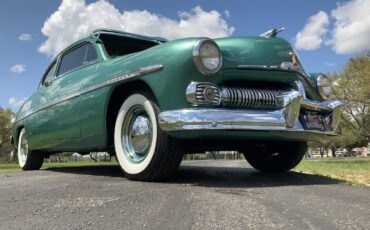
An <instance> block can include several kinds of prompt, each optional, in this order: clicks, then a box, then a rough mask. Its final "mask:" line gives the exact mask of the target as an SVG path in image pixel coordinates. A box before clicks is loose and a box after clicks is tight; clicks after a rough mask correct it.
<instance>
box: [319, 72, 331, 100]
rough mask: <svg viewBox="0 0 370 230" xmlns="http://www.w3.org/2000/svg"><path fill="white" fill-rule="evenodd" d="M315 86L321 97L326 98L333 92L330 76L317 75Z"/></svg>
mask: <svg viewBox="0 0 370 230" xmlns="http://www.w3.org/2000/svg"><path fill="white" fill-rule="evenodd" d="M317 87H318V89H319V93H320V95H321V97H322V98H324V99H328V98H329V97H330V95H331V94H332V92H333V89H332V87H331V81H330V78H329V77H327V76H325V75H324V74H319V76H317Z"/></svg>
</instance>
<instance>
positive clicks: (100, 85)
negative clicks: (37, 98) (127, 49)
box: [18, 64, 163, 121]
mask: <svg viewBox="0 0 370 230" xmlns="http://www.w3.org/2000/svg"><path fill="white" fill-rule="evenodd" d="M162 68H163V65H161V64H157V65H151V66H147V67H142V68H139V69H138V70H136V71H133V72H130V73H127V74H117V75H116V76H114V78H111V79H109V80H106V81H103V82H101V83H98V84H96V85H93V86H89V87H87V88H85V89H83V90H81V91H79V92H77V93H74V94H71V95H69V96H67V97H64V98H62V99H59V100H56V101H52V102H50V103H49V104H47V105H46V106H44V107H42V108H39V109H37V110H35V111H31V112H29V113H27V114H26V115H24V116H23V117H22V118H20V119H19V120H18V121H21V120H23V119H25V118H27V117H29V116H31V115H32V114H35V113H37V112H40V111H42V110H44V109H47V108H50V107H52V106H54V105H57V104H60V103H62V102H65V101H68V100H70V99H73V98H75V97H79V96H81V95H84V94H86V93H89V92H92V91H94V90H97V89H100V88H103V87H106V86H109V85H113V84H115V83H117V82H122V81H125V80H127V79H131V78H134V77H139V76H142V75H145V74H148V73H153V72H156V71H159V70H161V69H162Z"/></svg>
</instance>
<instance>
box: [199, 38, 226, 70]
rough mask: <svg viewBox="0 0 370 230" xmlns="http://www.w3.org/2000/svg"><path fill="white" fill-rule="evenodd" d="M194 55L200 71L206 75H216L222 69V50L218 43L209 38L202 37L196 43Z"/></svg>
mask: <svg viewBox="0 0 370 230" xmlns="http://www.w3.org/2000/svg"><path fill="white" fill-rule="evenodd" d="M193 57H194V63H195V65H196V67H197V68H198V70H199V72H201V73H202V74H204V75H207V76H211V75H214V74H216V73H217V72H218V71H219V70H220V69H221V66H222V55H221V51H220V49H219V47H218V45H217V44H216V43H215V42H214V41H212V40H210V39H208V38H202V39H200V40H198V41H197V42H196V43H195V45H194V48H193Z"/></svg>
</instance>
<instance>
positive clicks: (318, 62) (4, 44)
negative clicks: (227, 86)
mask: <svg viewBox="0 0 370 230" xmlns="http://www.w3.org/2000/svg"><path fill="white" fill-rule="evenodd" d="M369 1H370V0H353V1H331V0H325V1H322V0H311V1H303V0H294V1H293V0H286V1H283V0H282V1H275V0H251V1H243V0H240V1H211V0H209V1H206V0H204V1H193V0H187V1H152V0H140V1H134V0H132V1H124V0H110V1H108V2H104V1H103V3H100V5H98V4H95V3H96V1H92V0H86V1H84V0H65V1H64V2H63V1H61V0H60V1H46V0H33V1H21V0H2V1H1V3H0V28H1V31H0V51H1V52H0V63H1V64H0V106H1V107H10V108H12V109H13V110H14V111H16V110H17V109H18V108H19V105H20V104H21V102H22V100H24V99H25V98H28V97H30V96H31V95H32V93H33V92H34V91H35V90H36V88H37V85H38V83H39V81H40V78H41V76H42V74H43V72H44V70H45V69H46V67H47V66H48V64H49V62H50V60H51V58H52V56H53V55H54V54H55V52H56V51H57V50H60V49H61V47H59V46H57V45H56V43H58V44H59V45H60V46H63V44H68V43H69V41H72V40H74V39H75V37H76V36H73V35H71V33H69V34H68V33H67V32H64V31H66V30H68V28H69V27H70V26H72V28H74V27H73V26H76V31H77V30H79V29H81V28H84V27H83V26H84V25H83V24H84V23H85V21H86V20H87V21H89V22H88V26H87V28H93V27H94V25H95V24H96V23H98V24H99V23H103V24H102V25H108V26H109V25H112V27H119V28H127V29H128V30H133V31H130V32H141V33H146V32H147V33H148V34H151V35H153V34H154V33H155V31H156V30H155V29H154V30H150V31H149V29H147V28H155V25H158V24H160V25H164V26H163V28H162V30H161V31H159V32H158V33H159V34H158V35H161V36H166V35H168V36H169V37H170V38H176V37H182V36H186V35H187V34H189V35H194V34H196V32H197V31H200V30H199V29H193V31H185V32H183V33H181V34H180V33H177V30H176V28H177V26H179V25H180V20H182V19H183V20H185V21H186V22H188V23H192V22H195V23H194V24H197V26H204V27H209V28H213V29H210V30H209V31H205V32H204V34H199V36H203V35H209V36H210V37H218V36H220V35H223V34H225V36H244V35H259V34H260V33H262V32H264V31H266V30H268V29H271V28H277V27H285V28H286V30H285V31H284V32H282V33H281V34H279V36H280V37H283V38H285V39H287V40H288V41H289V42H291V43H292V45H293V46H295V45H296V46H295V48H296V49H297V51H298V53H299V56H300V58H301V61H302V63H303V65H304V67H305V69H306V71H307V72H331V71H340V70H341V69H342V68H343V66H344V64H345V62H346V61H347V60H348V58H349V57H351V56H354V55H356V54H357V53H359V52H364V51H366V50H368V49H369V45H368V44H367V42H366V41H368V40H366V41H365V42H364V41H363V40H362V41H361V40H360V41H358V42H357V43H356V41H355V40H354V43H355V44H359V45H358V46H356V47H353V46H352V45H349V46H345V47H340V46H338V44H340V42H341V41H343V40H344V39H346V40H348V39H351V38H352V37H351V33H349V32H351V31H354V32H353V38H358V37H362V36H361V33H367V32H370V31H368V30H367V31H366V30H365V32H364V31H362V32H358V30H356V29H353V27H350V26H351V25H348V21H349V23H352V24H354V23H356V22H358V21H361V22H364V23H366V22H369V21H370V20H369V16H368V13H370V12H363V13H362V14H361V15H363V16H362V17H364V19H362V18H358V17H359V14H357V13H353V12H357V11H358V9H361V8H364V6H370V5H369ZM62 2H63V3H62ZM61 4H64V8H63V9H59V11H60V12H59V13H60V15H61V16H62V17H64V18H62V19H63V22H62V23H60V22H59V23H58V21H57V16H54V17H51V18H49V17H50V16H51V15H52V14H54V13H55V12H56V11H58V7H59V6H60V5H61ZM78 4H79V7H75V5H78ZM94 4H95V5H94ZM351 4H352V5H351ZM356 4H357V5H356ZM344 6H346V7H347V6H348V7H347V8H345V7H344ZM68 7H70V8H68ZM89 7H90V8H89ZM196 7H198V8H197V10H195V9H196ZM356 7H357V8H356ZM72 8H73V9H74V11H73V10H70V9H72ZM342 8H343V9H342ZM336 9H337V10H336ZM369 9H370V7H369V8H367V11H369ZM94 10H95V11H94ZM114 10H118V11H117V12H116V11H114ZM144 10H146V11H145V13H143V12H144ZM335 10H336V11H335ZM362 11H364V9H362ZM71 12H74V13H71ZM81 12H85V13H86V12H90V13H87V14H88V15H87V16H86V17H84V18H82V19H77V16H78V15H81V14H80V13H81ZM94 12H98V13H100V14H101V15H100V16H99V17H94V16H93V15H94ZM112 12H113V13H112ZM123 12H126V13H123ZM181 12H182V13H181ZM184 12H185V13H184ZM351 12H352V13H351ZM95 14H96V13H95ZM121 14H122V15H123V16H122V15H121ZM76 15H77V16H76ZM106 15H107V16H108V15H109V16H111V15H115V18H114V17H113V16H112V17H111V19H109V20H108V19H104V20H103V19H102V18H105V16H106ZM361 15H360V16H361ZM140 16H141V17H143V18H142V19H140ZM147 16H148V17H147ZM149 16H156V17H157V18H155V19H154V20H149V19H148V18H149ZM48 18H49V19H48ZM138 18H139V20H138ZM205 18H208V19H209V21H211V22H206V21H207V20H205ZM310 18H311V19H310ZM64 19H65V20H64ZM121 19H122V20H121ZM100 20H102V21H101V22H100ZM114 20H116V21H115V22H112V21H114ZM130 20H131V21H130ZM212 20H213V21H212ZM310 20H311V21H310ZM138 21H140V22H141V24H140V25H137V23H138ZM197 22H199V23H197ZM310 22H311V23H310ZM344 22H346V23H347V24H345V23H344ZM45 23H46V24H45ZM63 23H65V25H63ZM110 23H112V24H110ZM207 23H208V24H207ZM44 24H45V25H46V27H48V28H44V31H43V32H42V31H41V30H42V28H43V26H44ZM79 24H81V25H79ZM142 24H145V25H142ZM225 24H226V26H225ZM166 25H167V26H168V27H166ZM53 26H54V27H55V28H53ZM63 26H64V27H63ZM217 26H219V28H220V29H218V27H217ZM305 26H306V27H305ZM364 26H368V27H370V26H369V24H364ZM50 27H51V28H50ZM190 27H191V26H190ZM66 28H67V29H66ZM166 28H169V29H166ZM173 28H175V29H173ZM168 30H171V31H172V32H171V33H170V31H168ZM188 30H191V28H190V29H188ZM220 31H221V32H220ZM341 31H342V32H341ZM343 31H344V32H346V33H345V34H349V37H348V36H347V37H348V38H347V37H343V36H342V35H341V34H343ZM348 31H349V32H348ZM64 33H66V34H64ZM298 33H301V35H300V37H299V39H300V43H298V42H297V34H298ZM335 33H336V34H335ZM356 33H357V34H356ZM358 33H360V34H358ZM22 34H23V35H22ZM81 34H83V32H80V34H79V35H78V36H80V35H81ZM318 34H319V35H320V36H319V37H317V35H318ZM359 35H360V36H359ZM78 36H77V37H78ZM81 36H82V35H81ZM64 38H65V40H64V41H62V42H60V40H58V39H64ZM57 41H58V42H57ZM45 42H46V43H45ZM43 43H44V44H46V45H44V47H43V48H40V46H41V45H42V44H43ZM361 44H362V45H361Z"/></svg>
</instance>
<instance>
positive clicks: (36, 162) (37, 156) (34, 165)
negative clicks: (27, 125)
mask: <svg viewBox="0 0 370 230" xmlns="http://www.w3.org/2000/svg"><path fill="white" fill-rule="evenodd" d="M17 153H18V164H19V166H20V167H21V168H22V169H23V170H38V169H40V168H41V166H42V163H43V162H44V157H43V155H42V153H41V152H37V151H33V150H31V149H29V147H28V142H27V137H26V130H25V129H24V128H23V129H22V130H21V132H20V134H19V138H18V149H17Z"/></svg>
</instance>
